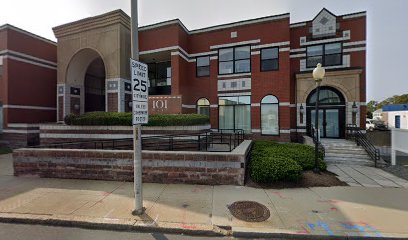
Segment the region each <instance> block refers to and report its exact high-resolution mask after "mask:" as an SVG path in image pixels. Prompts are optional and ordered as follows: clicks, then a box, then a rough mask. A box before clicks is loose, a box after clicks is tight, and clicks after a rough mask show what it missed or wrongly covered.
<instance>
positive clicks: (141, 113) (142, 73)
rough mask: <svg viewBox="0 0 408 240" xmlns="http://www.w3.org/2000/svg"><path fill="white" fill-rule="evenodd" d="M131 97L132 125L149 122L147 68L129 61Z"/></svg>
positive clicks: (131, 60)
mask: <svg viewBox="0 0 408 240" xmlns="http://www.w3.org/2000/svg"><path fill="white" fill-rule="evenodd" d="M130 66H131V77H132V95H133V124H134V125H138V124H143V123H147V122H148V121H149V111H148V109H149V108H148V103H149V102H148V99H149V86H148V77H147V73H148V68H147V65H146V64H144V63H141V62H138V61H135V60H133V59H130Z"/></svg>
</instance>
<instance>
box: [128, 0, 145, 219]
mask: <svg viewBox="0 0 408 240" xmlns="http://www.w3.org/2000/svg"><path fill="white" fill-rule="evenodd" d="M131 15H132V20H131V21H132V24H131V25H132V33H131V36H132V58H133V59H134V60H136V61H138V60H139V32H138V13H137V0H131ZM133 107H135V106H133ZM141 132H142V126H141V125H140V124H138V125H133V136H134V139H133V150H134V159H133V160H134V170H133V174H134V176H133V181H134V190H135V210H134V211H133V214H134V215H141V214H143V212H144V209H143V188H142V134H141Z"/></svg>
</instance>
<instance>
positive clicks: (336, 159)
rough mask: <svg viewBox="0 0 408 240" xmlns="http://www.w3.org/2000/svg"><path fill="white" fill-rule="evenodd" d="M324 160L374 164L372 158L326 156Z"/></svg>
mask: <svg viewBox="0 0 408 240" xmlns="http://www.w3.org/2000/svg"><path fill="white" fill-rule="evenodd" d="M324 160H326V161H340V162H351V161H354V162H360V161H361V162H365V161H367V162H374V161H373V160H371V158H362V157H354V158H353V157H330V156H326V157H324Z"/></svg>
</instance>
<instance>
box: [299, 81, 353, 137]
mask: <svg viewBox="0 0 408 240" xmlns="http://www.w3.org/2000/svg"><path fill="white" fill-rule="evenodd" d="M319 98H320V100H319V130H320V137H321V138H344V136H345V129H346V121H345V109H346V107H345V100H344V97H343V95H342V94H341V93H340V92H339V91H338V90H336V89H334V88H330V87H322V88H321V90H320V97H319ZM315 104H316V91H313V92H312V93H310V95H309V97H308V100H307V116H306V122H307V124H306V125H307V134H308V135H309V136H311V135H312V131H313V129H314V127H315V116H316V111H315Z"/></svg>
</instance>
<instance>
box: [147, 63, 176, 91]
mask: <svg viewBox="0 0 408 240" xmlns="http://www.w3.org/2000/svg"><path fill="white" fill-rule="evenodd" d="M148 66H149V82H150V86H149V94H150V95H169V94H171V62H160V63H149V64H148Z"/></svg>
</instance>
